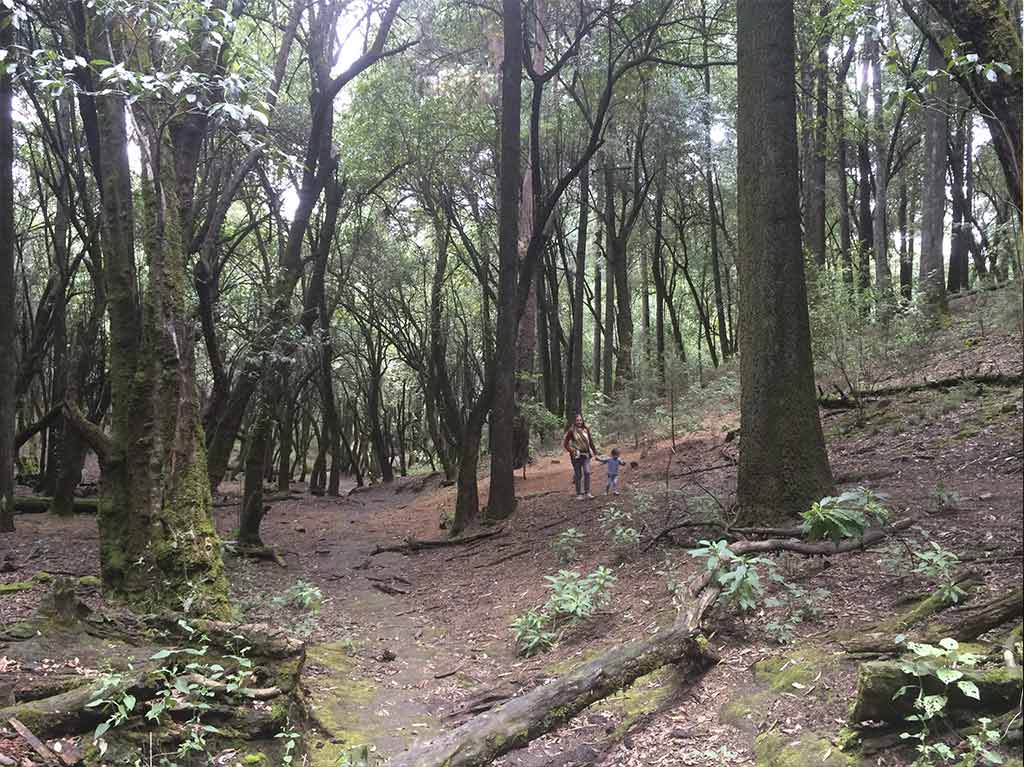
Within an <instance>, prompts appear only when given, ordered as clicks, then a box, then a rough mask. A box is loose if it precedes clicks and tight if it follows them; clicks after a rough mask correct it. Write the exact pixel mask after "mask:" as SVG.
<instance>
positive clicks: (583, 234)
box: [565, 162, 600, 419]
mask: <svg viewBox="0 0 1024 767" xmlns="http://www.w3.org/2000/svg"><path fill="white" fill-rule="evenodd" d="M579 180H580V204H579V218H578V221H577V226H576V263H575V271H574V273H573V285H574V288H573V302H572V331H571V332H572V336H571V339H570V345H569V349H570V351H569V364H570V369H569V382H568V386H567V387H566V407H565V416H566V418H567V419H569V418H573V417H575V416H576V414H577V413H581V412H582V411H583V294H584V291H585V290H586V282H587V225H588V224H589V222H590V163H589V162H588V163H587V164H586V165H584V166H583V169H582V170H581V171H580V179H579ZM599 332H600V331H599V330H597V329H596V323H595V330H594V334H595V341H597V340H598V339H599V335H598V334H599Z"/></svg>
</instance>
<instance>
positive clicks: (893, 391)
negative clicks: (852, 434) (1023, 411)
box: [818, 373, 1024, 410]
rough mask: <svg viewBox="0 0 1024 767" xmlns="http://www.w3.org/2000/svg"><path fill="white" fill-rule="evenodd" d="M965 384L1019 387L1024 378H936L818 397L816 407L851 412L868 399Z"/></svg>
mask: <svg viewBox="0 0 1024 767" xmlns="http://www.w3.org/2000/svg"><path fill="white" fill-rule="evenodd" d="M965 383H974V384H980V385H987V386H1019V385H1020V384H1021V383H1024V376H1022V375H1021V374H1019V373H976V374H973V375H959V376H949V377H947V378H936V379H935V380H933V381H928V380H924V381H921V382H919V383H913V384H903V385H900V386H880V387H878V388H877V389H868V390H866V391H859V390H853V391H851V392H850V394H849V396H847V395H846V394H843V393H842V392H840V394H842V396H841V397H840V398H838V399H837V398H834V397H832V398H830V397H825V396H819V397H818V405H820V406H821V407H823V408H827V409H832V410H852V409H855V408H858V407H860V406H861V405H862V404H863V402H864V401H865V400H869V399H878V398H879V397H891V396H894V395H897V394H911V393H913V392H918V391H928V390H935V389H952V388H953V387H955V386H960V385H961V384H965ZM819 392H820V387H819Z"/></svg>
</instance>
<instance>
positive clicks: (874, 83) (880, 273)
mask: <svg viewBox="0 0 1024 767" xmlns="http://www.w3.org/2000/svg"><path fill="white" fill-rule="evenodd" d="M878 35H879V33H878V29H877V28H876V29H872V30H871V36H870V38H869V39H868V62H869V64H870V68H871V78H872V80H871V96H872V105H873V107H874V111H875V113H874V125H873V131H872V132H873V133H874V145H875V146H874V154H875V210H874V221H873V222H872V223H873V232H872V234H873V249H874V256H875V292H876V293H877V300H878V301H880V302H882V303H883V304H885V303H887V302H888V301H889V299H890V294H891V292H892V274H891V272H890V270H889V231H888V221H887V215H886V214H887V212H888V208H889V138H890V134H888V133H886V130H885V102H884V101H883V99H882V66H881V40H879V37H878Z"/></svg>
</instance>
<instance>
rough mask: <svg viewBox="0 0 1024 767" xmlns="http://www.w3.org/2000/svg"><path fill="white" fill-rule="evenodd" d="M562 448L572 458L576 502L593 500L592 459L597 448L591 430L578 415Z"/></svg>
mask: <svg viewBox="0 0 1024 767" xmlns="http://www.w3.org/2000/svg"><path fill="white" fill-rule="evenodd" d="M562 447H564V448H565V450H566V452H568V453H569V457H570V458H572V473H573V479H574V481H575V483H576V500H577V501H582V500H583V499H584V498H593V497H594V496H592V495H591V494H590V459H591V458H593V457H594V456H595V455H597V448H596V447H594V438H593V437H591V436H590V429H588V428H587V425H586V424H585V423H584V422H583V416H582V415H579V414H577V415H576V418H575V419H574V420H573V423H572V426H570V427H569V430H568V431H566V432H565V439H563V440H562Z"/></svg>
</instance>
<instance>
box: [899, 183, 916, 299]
mask: <svg viewBox="0 0 1024 767" xmlns="http://www.w3.org/2000/svg"><path fill="white" fill-rule="evenodd" d="M909 212H910V211H909V201H908V200H907V179H906V176H905V175H904V176H901V177H900V202H899V210H898V213H897V217H898V221H899V229H900V296H902V298H903V300H904V301H909V300H910V299H911V297H912V295H913V285H912V282H913V273H914V261H913V253H914V252H913V250H912V249H911V248H912V247H913V245H912V243H913V234H912V233H911V231H910V217H909Z"/></svg>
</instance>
